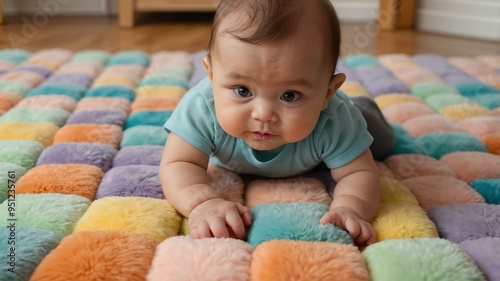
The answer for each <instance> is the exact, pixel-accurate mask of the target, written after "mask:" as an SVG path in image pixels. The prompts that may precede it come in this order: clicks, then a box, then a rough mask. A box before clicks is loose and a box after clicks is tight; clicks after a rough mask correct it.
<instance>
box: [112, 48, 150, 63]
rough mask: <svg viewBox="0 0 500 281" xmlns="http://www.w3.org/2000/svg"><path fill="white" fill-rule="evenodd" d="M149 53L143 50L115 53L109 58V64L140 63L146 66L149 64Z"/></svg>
mask: <svg viewBox="0 0 500 281" xmlns="http://www.w3.org/2000/svg"><path fill="white" fill-rule="evenodd" d="M149 61H150V58H149V54H148V53H145V52H143V51H137V50H136V51H123V52H118V53H115V54H114V55H113V56H111V58H110V59H109V62H108V65H107V66H112V65H119V64H138V65H142V66H144V67H147V66H148V65H149Z"/></svg>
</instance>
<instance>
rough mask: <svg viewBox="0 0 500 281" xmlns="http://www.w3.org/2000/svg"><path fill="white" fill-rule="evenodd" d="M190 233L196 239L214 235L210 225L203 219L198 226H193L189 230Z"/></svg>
mask: <svg viewBox="0 0 500 281" xmlns="http://www.w3.org/2000/svg"><path fill="white" fill-rule="evenodd" d="M190 228H191V227H190ZM189 235H190V236H191V237H193V238H194V239H199V238H206V237H212V233H211V232H210V227H209V226H208V223H207V222H206V221H201V222H200V223H198V224H197V225H196V226H194V227H192V228H191V229H190V231H189Z"/></svg>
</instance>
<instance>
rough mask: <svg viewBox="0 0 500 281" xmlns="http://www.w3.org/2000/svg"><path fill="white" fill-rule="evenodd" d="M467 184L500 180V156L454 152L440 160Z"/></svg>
mask: <svg viewBox="0 0 500 281" xmlns="http://www.w3.org/2000/svg"><path fill="white" fill-rule="evenodd" d="M439 161H441V163H443V164H445V165H446V166H448V167H450V168H451V169H452V170H453V171H454V172H455V174H456V175H457V177H458V178H459V179H461V180H463V181H465V182H467V183H471V182H473V181H475V180H477V179H494V178H500V168H499V167H500V156H499V155H494V154H489V153H485V152H454V153H450V154H447V155H445V156H443V157H441V159H440V160H439Z"/></svg>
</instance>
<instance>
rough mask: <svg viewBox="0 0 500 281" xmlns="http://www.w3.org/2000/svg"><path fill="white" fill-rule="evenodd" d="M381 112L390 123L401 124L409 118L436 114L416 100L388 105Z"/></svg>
mask: <svg viewBox="0 0 500 281" xmlns="http://www.w3.org/2000/svg"><path fill="white" fill-rule="evenodd" d="M382 114H384V117H385V118H386V119H387V121H389V122H391V123H397V124H402V123H404V122H406V121H408V120H410V119H413V118H416V117H420V116H424V115H431V114H436V112H435V111H434V110H432V108H430V107H429V106H428V105H425V104H421V103H418V102H403V103H399V104H394V105H390V106H388V107H385V108H384V110H382Z"/></svg>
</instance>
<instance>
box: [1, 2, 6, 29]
mask: <svg viewBox="0 0 500 281" xmlns="http://www.w3.org/2000/svg"><path fill="white" fill-rule="evenodd" d="M4 20H5V19H4V15H3V0H0V24H3V22H4Z"/></svg>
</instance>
